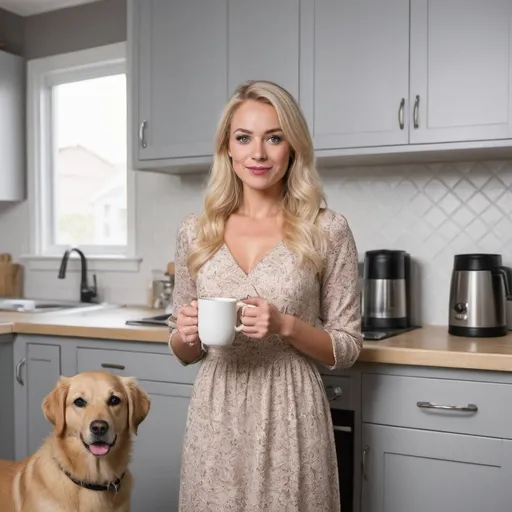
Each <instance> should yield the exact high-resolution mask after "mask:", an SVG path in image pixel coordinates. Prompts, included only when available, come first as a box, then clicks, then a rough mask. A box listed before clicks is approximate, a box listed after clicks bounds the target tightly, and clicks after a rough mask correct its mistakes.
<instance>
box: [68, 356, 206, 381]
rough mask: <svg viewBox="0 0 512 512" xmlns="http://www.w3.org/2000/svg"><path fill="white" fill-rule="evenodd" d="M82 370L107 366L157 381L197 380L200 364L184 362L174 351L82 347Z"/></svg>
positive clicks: (128, 374) (112, 369)
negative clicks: (177, 358)
mask: <svg viewBox="0 0 512 512" xmlns="http://www.w3.org/2000/svg"><path fill="white" fill-rule="evenodd" d="M76 357H77V368H78V372H85V371H92V370H103V371H105V370H106V371H110V372H112V373H115V374H117V375H123V376H125V377H127V376H130V377H135V378H137V379H140V380H151V381H157V382H176V383H180V384H193V383H194V380H195V377H196V374H197V368H195V367H191V366H187V367H186V366H183V365H181V364H180V363H179V362H178V361H176V359H175V358H174V357H173V356H172V355H171V354H154V353H150V352H130V351H124V350H110V349H96V348H80V347H79V348H78V349H77V356H76Z"/></svg>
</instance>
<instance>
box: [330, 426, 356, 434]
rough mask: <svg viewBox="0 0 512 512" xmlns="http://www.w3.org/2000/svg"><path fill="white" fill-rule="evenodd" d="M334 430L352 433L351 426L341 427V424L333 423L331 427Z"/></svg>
mask: <svg viewBox="0 0 512 512" xmlns="http://www.w3.org/2000/svg"><path fill="white" fill-rule="evenodd" d="M332 428H333V429H334V430H336V432H347V433H349V434H351V433H352V427H342V426H341V425H334V426H333V427H332Z"/></svg>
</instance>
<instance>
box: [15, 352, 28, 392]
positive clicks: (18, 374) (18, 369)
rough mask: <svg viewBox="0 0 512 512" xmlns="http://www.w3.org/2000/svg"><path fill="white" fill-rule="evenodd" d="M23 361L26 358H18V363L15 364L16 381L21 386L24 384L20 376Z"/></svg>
mask: <svg viewBox="0 0 512 512" xmlns="http://www.w3.org/2000/svg"><path fill="white" fill-rule="evenodd" d="M25 362H26V359H25V358H23V359H20V360H19V362H18V364H17V365H16V380H17V381H18V384H20V385H21V386H24V385H25V383H24V382H23V379H22V378H21V368H22V366H23V365H24V364H25Z"/></svg>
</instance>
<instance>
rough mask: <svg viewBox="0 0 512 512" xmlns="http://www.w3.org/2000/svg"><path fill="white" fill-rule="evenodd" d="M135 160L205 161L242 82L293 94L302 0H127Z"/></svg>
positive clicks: (141, 163) (136, 163) (158, 163)
mask: <svg viewBox="0 0 512 512" xmlns="http://www.w3.org/2000/svg"><path fill="white" fill-rule="evenodd" d="M129 8H130V11H129V12H130V39H131V44H130V69H131V72H130V77H131V80H130V90H131V92H130V94H131V121H130V123H131V138H132V141H133V144H132V147H133V154H132V165H133V167H135V168H138V169H145V168H154V167H162V168H165V167H172V166H175V165H195V164H196V163H204V162H207V161H209V159H210V158H211V155H212V154H213V150H214V134H215V129H216V126H217V122H218V120H219V118H220V116H221V113H222V109H223V107H224V105H225V103H226V101H227V99H228V97H229V96H230V94H231V93H232V91H233V90H234V88H235V87H236V86H237V85H238V84H239V83H241V82H243V81H245V80H249V79H266V80H272V81H276V82H278V83H280V84H282V85H283V86H285V87H286V88H288V89H289V90H290V92H292V93H293V94H295V95H296V96H298V82H299V77H298V74H299V0H283V1H281V2H278V3H276V2H271V1H270V0H262V1H261V2H251V1H249V0H209V1H208V2H204V1H203V0H174V1H172V2H169V1H167V0H144V1H140V0H132V1H131V2H130V4H129Z"/></svg>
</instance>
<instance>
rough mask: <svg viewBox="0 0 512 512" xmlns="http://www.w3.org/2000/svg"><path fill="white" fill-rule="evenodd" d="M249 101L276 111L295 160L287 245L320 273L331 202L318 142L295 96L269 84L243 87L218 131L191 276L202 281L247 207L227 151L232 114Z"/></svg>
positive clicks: (286, 200) (286, 192) (286, 194)
mask: <svg viewBox="0 0 512 512" xmlns="http://www.w3.org/2000/svg"><path fill="white" fill-rule="evenodd" d="M246 100H255V101H261V102H264V103H267V104H270V105H272V106H273V107H274V108H275V109H276V112H277V117H278V119H279V123H280V124H281V129H282V130H283V133H284V136H285V139H286V140H287V141H288V143H289V145H290V154H291V158H290V165H289V168H288V170H287V172H286V174H285V176H284V178H283V180H284V181H283V190H282V193H283V197H282V204H281V207H282V213H283V220H284V222H283V241H284V243H285V245H286V246H287V247H288V248H289V249H290V250H291V251H292V252H294V253H295V254H296V255H297V256H298V257H299V260H300V262H301V264H302V263H304V262H305V261H306V260H309V261H311V262H312V263H313V264H314V266H315V267H316V268H317V270H318V271H320V270H321V265H322V258H321V253H322V252H323V250H324V248H325V243H326V242H325V237H324V236H323V234H322V232H321V230H320V229H319V226H318V222H317V220H318V218H319V213H320V210H321V208H322V205H325V204H326V201H325V197H324V193H323V190H322V184H321V181H320V176H319V175H318V172H317V169H316V166H315V155H314V149H313V142H312V140H311V137H310V135H309V130H308V127H307V124H306V121H305V119H304V117H303V115H302V112H301V110H300V108H299V106H298V105H297V103H296V101H295V100H294V98H293V97H292V96H291V94H289V93H288V92H287V91H286V90H285V89H283V88H282V87H280V86H279V85H277V84H275V83H272V82H267V81H250V82H246V83H244V84H242V85H240V86H239V87H238V88H237V89H236V91H235V92H234V94H233V95H232V97H231V99H230V100H229V101H228V103H227V105H226V107H225V108H224V112H223V114H222V116H221V119H220V121H219V124H218V126H217V134H216V137H215V154H214V158H213V165H212V168H211V170H210V175H209V179H208V184H207V189H206V195H205V199H204V209H203V213H202V215H201V216H200V218H199V221H198V227H197V236H196V242H195V244H194V246H193V248H192V249H191V250H190V252H189V254H188V261H187V263H188V268H189V271H190V273H191V274H192V275H197V273H198V271H199V269H200V268H201V267H202V266H203V265H204V264H205V263H206V262H207V261H208V260H209V259H210V258H211V257H212V256H213V255H214V254H215V253H216V252H217V251H218V250H219V249H220V248H221V247H222V245H223V244H224V228H225V225H226V221H227V220H228V218H229V216H230V215H231V214H233V213H235V212H236V211H237V210H238V209H239V208H240V206H241V204H242V198H243V183H242V181H241V180H240V178H239V177H238V176H237V175H236V173H235V171H234V170H233V167H232V164H231V159H230V157H229V154H228V150H229V133H230V126H231V120H232V118H233V114H234V113H235V111H236V110H237V108H238V107H239V106H240V105H241V104H242V103H243V102H244V101H246Z"/></svg>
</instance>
